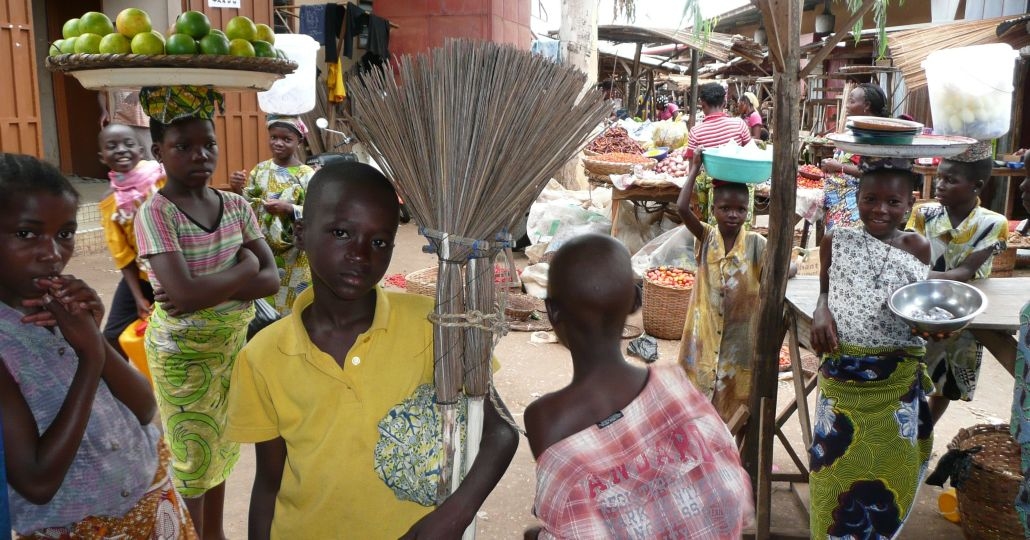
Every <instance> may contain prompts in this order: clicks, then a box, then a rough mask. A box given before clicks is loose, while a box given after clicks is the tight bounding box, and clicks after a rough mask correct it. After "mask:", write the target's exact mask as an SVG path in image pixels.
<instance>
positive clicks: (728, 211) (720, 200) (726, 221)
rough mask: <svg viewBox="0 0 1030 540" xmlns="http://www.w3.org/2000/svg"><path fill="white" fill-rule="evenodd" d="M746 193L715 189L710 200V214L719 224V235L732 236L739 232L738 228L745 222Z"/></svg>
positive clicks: (728, 189) (729, 189) (735, 190)
mask: <svg viewBox="0 0 1030 540" xmlns="http://www.w3.org/2000/svg"><path fill="white" fill-rule="evenodd" d="M747 202H748V194H747V191H744V190H738V189H732V188H722V189H716V190H715V195H714V197H713V198H712V214H714V215H715V222H716V223H718V224H719V233H720V234H722V235H723V236H733V235H736V234H737V233H738V232H740V227H741V226H743V225H744V221H745V220H747Z"/></svg>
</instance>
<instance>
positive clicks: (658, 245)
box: [631, 227, 697, 278]
mask: <svg viewBox="0 0 1030 540" xmlns="http://www.w3.org/2000/svg"><path fill="white" fill-rule="evenodd" d="M631 262H632V264H633V272H634V273H636V275H637V276H638V277H641V278H643V276H644V273H645V272H647V270H648V269H649V268H654V267H656V266H675V267H677V268H686V269H688V270H697V261H696V260H695V259H694V235H692V234H690V231H689V230H688V229H687V228H686V227H676V228H675V229H672V230H671V231H667V232H666V233H664V234H662V235H660V236H658V237H657V238H655V239H654V240H651V241H650V242H648V243H647V244H646V245H645V246H644V247H642V248H640V251H637V253H636V254H635V255H633V259H632V260H631Z"/></svg>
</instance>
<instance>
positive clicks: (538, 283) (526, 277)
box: [519, 263, 551, 298]
mask: <svg viewBox="0 0 1030 540" xmlns="http://www.w3.org/2000/svg"><path fill="white" fill-rule="evenodd" d="M550 268H551V265H549V264H547V263H539V264H534V265H532V266H527V267H525V268H523V269H522V274H520V275H519V277H520V278H521V279H522V286H523V287H525V288H526V294H529V295H531V296H535V297H537V298H547V271H548V269H550Z"/></svg>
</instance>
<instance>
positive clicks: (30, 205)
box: [0, 192, 78, 309]
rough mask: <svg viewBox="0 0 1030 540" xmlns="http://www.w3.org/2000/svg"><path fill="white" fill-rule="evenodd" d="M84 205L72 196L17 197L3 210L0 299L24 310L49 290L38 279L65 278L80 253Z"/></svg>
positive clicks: (31, 194)
mask: <svg viewBox="0 0 1030 540" xmlns="http://www.w3.org/2000/svg"><path fill="white" fill-rule="evenodd" d="M77 209H78V201H77V200H75V197H73V196H72V195H70V194H67V193H64V194H60V195H55V194H53V193H46V192H28V193H14V194H12V195H10V196H9V197H8V199H7V201H6V202H5V204H3V205H2V207H0V257H3V259H4V264H3V265H0V301H3V302H4V303H5V304H7V305H9V306H11V307H13V308H15V309H19V308H20V307H21V301H22V300H24V299H26V298H38V297H40V296H42V295H43V291H41V290H40V289H39V288H37V287H36V279H38V278H45V277H52V276H57V275H60V274H61V272H62V271H63V270H64V267H65V265H67V264H68V260H69V259H71V256H72V251H74V249H75V229H76V226H77V225H76V222H75V213H76V211H77Z"/></svg>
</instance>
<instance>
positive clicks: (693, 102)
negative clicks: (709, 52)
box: [684, 48, 701, 129]
mask: <svg viewBox="0 0 1030 540" xmlns="http://www.w3.org/2000/svg"><path fill="white" fill-rule="evenodd" d="M699 61H701V54H700V53H698V52H697V49H694V48H691V49H690V103H687V104H686V107H684V109H686V110H687V126H689V127H690V128H691V129H693V127H694V119H695V118H696V117H697V115H696V114H695V112H694V109H696V108H697V63H698V62H699Z"/></svg>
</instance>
